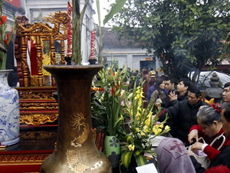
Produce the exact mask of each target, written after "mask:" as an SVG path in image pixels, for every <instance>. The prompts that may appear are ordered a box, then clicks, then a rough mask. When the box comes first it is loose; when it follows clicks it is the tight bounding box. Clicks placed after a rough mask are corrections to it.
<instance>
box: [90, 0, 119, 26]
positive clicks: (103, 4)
mask: <svg viewBox="0 0 230 173" xmlns="http://www.w3.org/2000/svg"><path fill="white" fill-rule="evenodd" d="M100 1H101V3H100V7H101V23H102V25H103V20H104V18H105V15H106V14H107V12H106V11H105V10H104V9H105V8H109V5H110V4H111V3H113V2H114V0H109V2H108V0H100ZM93 8H94V10H95V11H96V14H94V15H93V18H94V22H95V23H97V24H98V17H97V15H98V14H97V7H96V2H95V1H94V4H93Z"/></svg>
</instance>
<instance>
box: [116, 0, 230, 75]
mask: <svg viewBox="0 0 230 173" xmlns="http://www.w3.org/2000/svg"><path fill="white" fill-rule="evenodd" d="M229 11H230V1H229V0H127V1H126V4H125V5H124V7H123V9H122V10H121V11H120V13H118V14H116V15H115V16H114V18H113V22H115V25H116V26H117V27H116V28H114V29H117V30H118V31H119V33H120V34H121V35H123V36H125V37H126V38H127V39H128V40H130V41H132V42H135V43H137V42H138V43H139V44H140V46H141V47H142V48H147V50H148V52H149V53H153V55H154V56H153V57H158V58H159V59H160V61H161V62H162V64H163V68H162V69H163V71H164V73H165V74H167V75H170V76H174V77H183V76H185V75H187V73H188V72H189V71H190V70H192V69H202V68H203V67H204V65H205V63H206V62H207V61H210V62H212V64H213V65H217V64H218V63H219V60H220V59H219V57H220V55H221V46H223V44H222V43H221V42H220V41H221V40H222V39H223V38H226V36H227V32H228V31H229V29H230V28H229V27H230V25H229V22H230V14H229Z"/></svg>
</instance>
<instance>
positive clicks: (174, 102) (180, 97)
mask: <svg viewBox="0 0 230 173" xmlns="http://www.w3.org/2000/svg"><path fill="white" fill-rule="evenodd" d="M176 94H177V95H178V98H177V100H173V101H171V104H172V105H175V104H177V103H178V102H180V101H183V100H188V98H187V94H188V92H186V93H184V94H183V95H181V96H179V93H176Z"/></svg>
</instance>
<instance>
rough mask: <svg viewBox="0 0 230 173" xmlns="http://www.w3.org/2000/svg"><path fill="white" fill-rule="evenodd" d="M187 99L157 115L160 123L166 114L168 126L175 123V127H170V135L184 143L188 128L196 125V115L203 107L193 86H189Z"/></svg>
mask: <svg viewBox="0 0 230 173" xmlns="http://www.w3.org/2000/svg"><path fill="white" fill-rule="evenodd" d="M187 98H188V100H184V101H181V102H178V103H177V104H175V105H174V106H171V107H169V108H166V109H163V110H162V111H161V112H160V113H159V115H158V116H159V120H160V121H163V120H164V119H165V118H166V115H167V114H168V122H169V124H170V122H171V121H173V122H177V124H176V126H172V127H171V129H172V131H173V132H174V133H173V134H172V135H173V137H176V138H179V139H180V140H181V141H182V142H184V143H185V142H187V138H188V134H189V129H190V127H191V126H192V125H194V124H197V118H196V114H197V112H198V110H199V108H200V106H202V105H204V103H203V102H202V100H201V93H200V91H199V90H198V89H197V88H196V87H195V86H190V88H189V91H188V95H187Z"/></svg>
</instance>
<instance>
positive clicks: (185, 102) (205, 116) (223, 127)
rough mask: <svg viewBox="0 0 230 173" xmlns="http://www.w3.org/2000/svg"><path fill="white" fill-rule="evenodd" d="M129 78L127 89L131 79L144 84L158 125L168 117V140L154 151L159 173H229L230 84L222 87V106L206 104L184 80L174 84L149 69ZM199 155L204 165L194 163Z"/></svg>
mask: <svg viewBox="0 0 230 173" xmlns="http://www.w3.org/2000/svg"><path fill="white" fill-rule="evenodd" d="M129 75H130V79H131V80H130V81H131V82H130V88H132V87H133V83H134V82H132V79H136V80H135V81H136V83H137V84H139V85H140V84H141V83H142V82H143V92H144V100H145V101H146V102H145V104H146V106H147V105H148V104H154V105H155V108H154V110H153V111H154V113H155V112H157V111H158V112H159V110H160V113H159V114H158V115H157V116H159V121H164V120H165V118H166V117H167V118H168V119H167V124H168V125H170V127H171V131H170V135H171V137H167V138H165V139H163V140H162V141H161V143H160V144H159V146H158V148H157V161H158V167H159V172H160V173H171V172H175V173H181V172H186V173H193V172H199V173H200V172H205V173H207V172H219V173H221V172H225V173H226V172H230V139H229V138H230V81H229V82H228V83H226V84H224V90H223V93H222V101H221V103H215V102H214V103H211V104H209V103H207V102H205V101H204V98H202V95H201V92H200V90H198V89H197V88H196V86H195V85H194V84H193V83H192V82H190V80H188V79H186V78H183V79H180V80H179V82H176V80H175V79H173V78H169V77H167V76H164V75H162V76H158V75H157V72H156V71H154V70H152V69H151V70H149V72H147V69H143V70H142V72H141V75H140V77H139V78H138V72H134V73H133V74H131V73H129ZM133 81H134V80H133ZM188 146H189V150H187V149H186V148H185V147H188ZM194 153H195V154H194ZM199 154H200V155H202V157H203V156H204V157H205V158H206V165H204V164H201V163H199V162H198V160H197V159H196V158H197V155H198V156H199Z"/></svg>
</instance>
